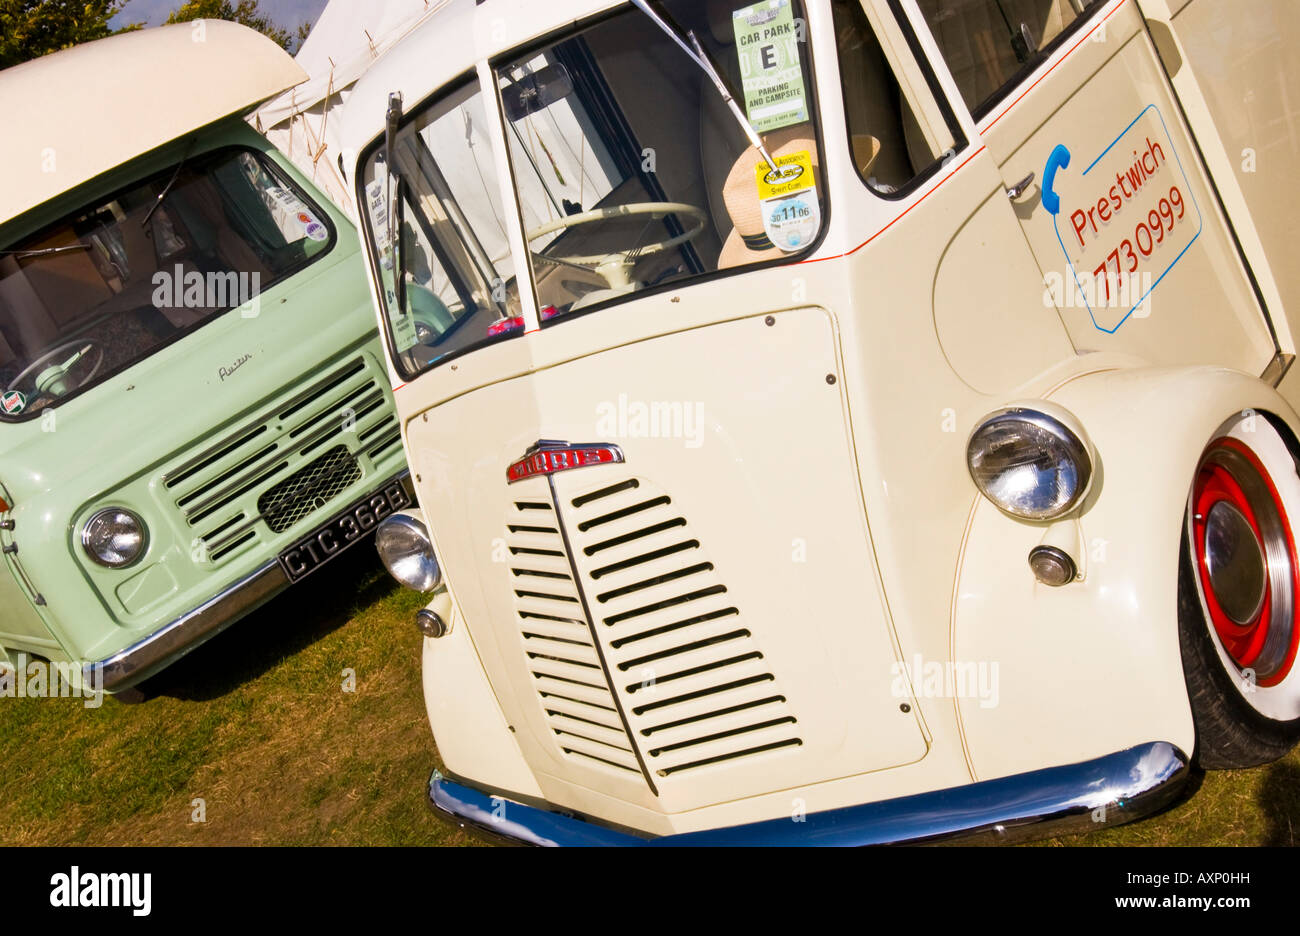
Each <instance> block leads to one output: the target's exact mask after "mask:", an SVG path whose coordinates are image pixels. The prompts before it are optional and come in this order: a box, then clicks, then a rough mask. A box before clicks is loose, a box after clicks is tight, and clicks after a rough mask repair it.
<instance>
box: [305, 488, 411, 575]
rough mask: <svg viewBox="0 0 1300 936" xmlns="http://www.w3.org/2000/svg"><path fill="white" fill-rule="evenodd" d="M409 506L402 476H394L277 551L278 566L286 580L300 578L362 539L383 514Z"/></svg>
mask: <svg viewBox="0 0 1300 936" xmlns="http://www.w3.org/2000/svg"><path fill="white" fill-rule="evenodd" d="M409 506H411V495H410V494H409V493H408V492H407V490H406V485H405V484H404V483H403V480H402V479H400V478H398V479H395V480H393V481H391V482H390V483H389V484H387V485H386V486H385V487H384V488H383V489H382V490H379V491H376V492H374V493H373V494H371V495H369V496H368V497H366V498H365V499H364V500H362V501H359V502H358V503H355V504H353V505H352V506H351V507H349V508H348V509H347V510H345V511H343V512H342V513H341V514H339V515H338V516H336V517H335V518H334V519H333V520H331V521H330V522H329V523H327V524H325V525H324V526H322V527H320V528H319V529H317V530H316V532H314V533H312V534H311V536H308V537H305V538H303V539H302V540H300V541H299V542H298V543H297V545H295V546H294V547H293V548H292V549H288V550H286V551H285V552H283V553H281V554H280V567H281V568H283V569H284V573H285V575H287V576H289V581H290V582H297V581H299V580H301V579H304V578H306V577H307V576H308V575H310V574H311V573H313V572H315V571H316V570H317V569H319V568H320V567H321V566H323V565H324V564H325V563H327V562H329V561H330V560H331V559H334V558H335V557H337V556H339V555H341V554H342V553H343V552H344V551H345V550H347V548H348V547H349V546H353V545H355V544H357V543H359V542H361V541H362V540H364V539H366V538H367V537H368V536H369V535H370V534H371V533H373V532H374V531H375V527H377V526H378V525H379V521H380V520H382V519H384V517H387V516H388V515H389V514H391V513H396V512H397V511H399V510H403V509H405V508H406V507H409Z"/></svg>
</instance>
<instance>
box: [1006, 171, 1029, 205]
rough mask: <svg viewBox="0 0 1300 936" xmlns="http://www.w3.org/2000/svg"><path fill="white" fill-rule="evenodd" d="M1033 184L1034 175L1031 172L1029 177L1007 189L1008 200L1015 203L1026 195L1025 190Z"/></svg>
mask: <svg viewBox="0 0 1300 936" xmlns="http://www.w3.org/2000/svg"><path fill="white" fill-rule="evenodd" d="M1033 184H1034V174H1033V173H1032V172H1031V173H1029V175H1027V176H1025V177H1024V178H1023V179H1021V180H1020V181H1019V182H1017V183H1016V184H1015V185H1013V186H1011V188H1009V189H1007V198H1009V199H1011V200H1012V201H1015V200H1016V199H1017V198H1019V197H1020V196H1021V195H1023V194H1025V190H1026V189H1027V188H1029V186H1031V185H1033Z"/></svg>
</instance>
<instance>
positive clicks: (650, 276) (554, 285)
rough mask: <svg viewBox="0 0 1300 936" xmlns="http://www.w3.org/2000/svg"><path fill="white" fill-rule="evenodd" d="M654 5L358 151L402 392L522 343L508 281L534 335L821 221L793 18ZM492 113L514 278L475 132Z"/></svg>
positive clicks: (566, 43)
mask: <svg viewBox="0 0 1300 936" xmlns="http://www.w3.org/2000/svg"><path fill="white" fill-rule="evenodd" d="M654 10H656V11H661V14H662V22H661V23H660V22H655V20H654V17H652V16H651V15H649V14H648V13H647V12H646V10H639V9H636V8H634V7H633V6H632V5H627V6H625V7H623V8H622V9H620V10H619V11H617V12H615V13H613V14H608V15H602V16H600V17H598V18H596V19H594V20H591V21H588V22H587V23H585V24H579V25H577V26H574V27H572V28H571V29H570V30H569V31H568V32H566V33H563V34H560V35H558V36H555V37H553V38H551V39H550V40H548V41H547V42H546V43H545V44H544V45H541V46H538V47H534V48H532V49H530V50H528V51H526V52H523V53H521V54H519V55H518V56H516V57H514V58H513V59H510V60H507V61H505V62H504V63H502V64H500V65H499V66H498V67H496V69H495V71H494V78H495V83H496V87H495V88H494V89H493V90H494V91H495V93H496V94H497V95H499V102H491V101H489V102H486V105H485V102H484V100H483V94H482V92H481V90H480V88H479V86H478V83H477V82H476V81H470V82H467V83H466V84H464V85H463V86H462V87H461V88H460V89H459V90H455V91H452V92H450V93H447V94H443V95H441V96H440V97H438V98H437V99H436V100H435V101H433V102H431V103H427V104H424V105H422V106H421V108H420V109H418V110H416V111H415V112H413V113H412V114H411V115H409V116H408V117H407V119H406V120H405V122H404V123H403V125H402V127H401V129H400V130H399V131H398V132H397V133H396V135H395V137H394V140H393V145H392V150H393V152H392V153H389V154H387V156H386V155H385V153H384V151H383V149H384V148H383V147H381V146H380V145H379V143H380V142H382V141H376V143H375V144H374V145H373V146H372V148H371V151H370V153H369V156H368V158H367V159H366V160H365V162H364V165H363V171H362V173H361V178H360V179H359V180H358V184H359V186H360V188H361V191H360V193H359V194H360V196H361V199H362V201H363V202H364V204H365V206H366V207H365V209H364V210H363V211H362V218H363V224H366V225H368V233H369V235H370V237H371V238H372V243H373V245H374V249H373V250H372V253H373V255H374V257H375V263H376V273H377V275H378V277H379V280H380V286H381V289H380V290H379V292H380V297H381V302H382V304H383V306H384V311H385V314H386V318H387V320H388V323H389V326H390V341H391V344H392V348H393V351H394V352H395V360H396V363H397V365H398V369H399V371H400V372H402V374H403V376H404V377H405V378H406V379H411V378H412V377H413V376H415V374H417V373H419V372H420V371H422V370H424V369H425V368H428V367H431V366H433V365H435V364H437V363H439V362H440V361H442V360H446V359H447V358H448V357H450V356H452V355H453V354H458V353H463V352H465V351H468V350H470V349H472V348H474V347H477V346H480V345H482V344H484V343H487V342H490V341H497V340H500V339H502V338H507V337H510V336H513V335H518V334H521V333H522V331H523V327H524V323H523V319H522V317H521V314H520V311H519V307H520V303H519V290H520V288H521V287H522V288H524V289H527V288H532V289H533V291H534V293H535V296H536V300H537V307H538V310H539V316H538V317H539V320H540V323H541V326H542V327H543V328H547V327H550V326H552V325H555V324H558V323H560V322H562V321H563V320H564V319H565V318H566V317H567V316H568V315H570V313H576V312H587V311H592V310H594V309H596V308H603V307H609V306H613V305H616V304H618V303H620V302H624V301H627V300H629V299H632V298H634V297H635V296H636V295H637V294H638V293H640V292H642V291H644V290H648V289H653V288H655V287H659V286H665V285H669V284H681V285H684V284H686V283H688V282H690V281H691V280H693V279H697V278H700V277H704V276H709V275H716V274H718V273H720V272H724V271H731V270H738V269H741V268H745V267H750V266H753V265H757V264H766V263H781V262H785V261H789V260H792V259H797V258H798V257H800V256H801V255H802V254H804V253H806V252H807V251H808V250H809V249H811V248H812V247H813V246H814V245H815V244H816V243H817V242H818V240H819V239H820V235H821V233H822V229H823V227H824V224H823V222H824V219H825V217H826V210H827V208H826V200H825V199H826V194H825V183H824V177H823V170H822V155H821V151H820V146H819V134H818V128H817V110H816V102H815V100H814V97H813V80H812V62H811V44H810V42H809V41H808V30H807V23H806V21H805V19H804V11H803V8H802V5H801V4H800V3H799V2H798V0H759V2H745V0H704V2H701V0H664V2H662V3H657V4H655V7H654ZM658 15H660V14H659V13H656V14H655V16H658ZM715 78H716V79H717V80H716V81H715ZM719 84H721V85H722V87H723V88H725V89H726V91H727V93H728V94H729V96H730V97H731V98H732V99H733V100H734V102H735V105H736V109H735V110H734V111H733V110H732V109H731V107H730V106H729V105H728V102H727V97H726V96H724V93H723V92H722V91H720V90H719V87H718V85H719ZM498 103H499V106H500V112H501V114H502V115H503V117H504V122H503V123H504V131H505V137H506V145H507V149H508V154H509V166H510V170H511V173H512V176H513V178H512V181H513V188H514V192H515V194H516V197H517V200H518V206H519V214H520V220H522V225H523V234H524V238H525V240H526V242H527V268H525V269H522V270H516V269H515V258H514V257H513V256H512V252H511V247H510V242H509V237H508V233H507V232H508V231H509V229H510V227H511V225H512V224H515V223H518V221H517V220H516V219H515V218H513V217H509V216H508V215H507V214H506V212H505V211H504V210H503V207H502V205H501V199H500V196H499V193H500V191H501V187H500V185H499V183H498V176H497V174H496V169H497V162H496V160H495V158H494V154H493V151H492V147H491V137H490V135H489V134H488V133H487V130H486V128H487V127H489V126H490V123H489V122H491V123H495V122H496V118H497V114H496V105H497V104H498ZM755 140H756V141H758V142H759V143H761V148H760V147H759V146H755V145H754V141H755ZM769 158H770V159H771V160H772V162H773V163H775V166H773V165H770V164H769V163H768V162H767V160H768V159H769ZM386 159H391V160H392V162H393V167H392V168H393V169H394V171H393V172H392V173H390V172H388V171H387V170H388V167H387V165H386V162H385V160H386ZM390 206H391V207H390ZM399 232H400V233H399ZM521 259H522V258H521ZM396 266H400V268H401V269H400V272H398V271H396V270H395V267H396ZM529 274H531V276H530V275H529Z"/></svg>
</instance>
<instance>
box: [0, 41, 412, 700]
mask: <svg viewBox="0 0 1300 936" xmlns="http://www.w3.org/2000/svg"><path fill="white" fill-rule="evenodd" d="M305 77H306V76H305V75H304V73H303V72H302V70H301V69H300V68H299V67H298V66H297V64H296V63H294V61H293V60H292V58H290V57H289V56H288V55H287V54H286V53H284V52H283V50H281V49H280V48H279V47H277V46H276V45H275V44H274V43H272V42H271V41H270V40H268V39H266V38H265V37H263V36H260V35H259V34H257V33H255V32H253V31H252V30H248V29H245V28H244V27H241V26H236V25H234V24H230V23H223V22H218V21H204V22H198V23H193V24H183V25H179V26H169V27H163V28H160V29H150V30H143V31H140V32H135V33H128V34H125V35H121V36H115V37H112V38H109V39H104V40H100V41H98V42H93V43H89V44H87V45H83V46H78V47H76V48H73V49H69V50H66V51H63V52H58V53H55V54H53V55H49V56H45V57H44V58H41V59H37V60H35V61H32V62H28V63H26V64H23V65H19V66H16V67H14V68H10V69H7V70H5V71H3V72H0V113H4V114H5V115H6V118H7V119H6V124H7V127H6V131H5V136H6V140H5V147H4V149H3V153H0V164H3V167H4V169H5V178H6V182H5V187H4V189H3V190H2V191H0V549H2V550H3V552H2V554H0V665H4V664H8V668H10V669H13V668H14V665H13V661H14V659H15V658H16V657H17V655H19V654H23V655H25V654H36V655H39V656H42V657H45V658H47V659H49V660H50V661H52V662H53V663H55V664H58V665H60V667H61V668H66V671H68V672H71V673H73V674H75V675H76V678H78V679H80V680H82V681H83V685H84V686H89V687H92V688H93V689H94V690H96V691H98V690H103V691H107V692H116V691H121V690H123V689H127V688H130V687H131V686H133V685H135V684H136V683H138V682H139V681H140V680H142V679H145V678H147V677H148V676H150V675H152V674H154V673H156V672H157V671H158V670H160V669H162V668H163V667H165V666H166V665H168V664H169V663H171V662H173V661H174V660H176V659H177V658H178V657H180V656H181V655H183V654H184V653H186V652H187V651H189V650H191V649H193V648H194V647H195V646H197V645H198V644H200V643H202V642H203V641H204V640H206V639H207V638H209V637H211V636H212V635H213V634H215V633H216V632H218V631H219V630H221V629H222V628H224V627H225V626H227V625H229V624H231V623H233V622H234V621H236V620H237V619H238V618H240V617H241V616H242V615H244V614H246V613H247V612H249V611H250V610H252V609H253V608H255V607H256V606H257V605H259V604H261V603H262V602H264V601H266V600H267V599H268V598H270V597H271V596H273V595H275V594H276V593H278V592H279V591H281V590H283V589H284V588H286V587H287V586H288V585H290V584H292V583H295V582H297V581H300V580H301V579H303V578H305V577H307V576H308V575H311V574H312V573H314V572H315V571H317V570H318V569H319V568H320V567H321V566H323V565H325V564H326V563H328V562H329V561H331V560H332V559H334V558H335V557H336V556H338V555H339V554H341V553H342V552H343V551H344V550H345V549H347V548H349V547H351V546H352V545H354V544H356V543H358V542H360V541H362V540H364V539H368V538H369V534H370V532H371V531H372V530H373V528H374V527H375V525H376V524H377V523H378V521H379V519H380V518H382V517H384V516H386V515H388V514H389V513H392V512H393V511H396V510H399V509H401V508H403V507H406V506H408V505H409V504H410V503H411V502H412V497H411V493H410V482H409V479H408V472H407V470H406V461H405V456H404V453H403V449H402V441H401V437H400V431H399V427H398V424H397V420H396V418H395V414H394V409H393V398H392V391H391V389H390V387H391V383H390V380H389V375H388V373H387V371H386V365H385V364H384V358H383V354H382V351H381V349H380V346H379V344H378V340H377V337H376V334H375V321H374V317H373V316H374V313H373V311H372V308H371V305H370V301H369V295H368V293H367V286H366V280H365V277H364V275H363V267H362V265H361V261H360V259H359V258H358V249H359V247H358V242H357V238H356V233H355V231H354V229H353V226H352V224H351V223H350V222H349V221H348V219H347V218H346V216H345V215H344V214H343V213H342V212H341V211H339V210H338V209H337V208H336V207H335V206H334V205H333V204H332V203H330V202H329V201H328V200H327V199H326V198H324V197H323V196H322V195H320V193H319V192H318V191H317V190H316V189H315V188H313V186H312V185H311V184H310V183H309V182H308V180H307V179H306V178H304V177H303V175H302V174H301V173H300V172H298V171H297V170H296V169H295V168H294V166H293V165H292V163H290V162H289V161H288V160H287V159H286V158H284V157H283V156H282V155H280V154H279V153H278V152H277V151H276V150H275V149H274V148H273V147H272V146H271V145H270V144H269V143H268V142H267V141H266V139H265V138H264V137H262V136H260V135H259V134H258V133H256V132H255V131H254V130H253V129H252V128H250V127H249V126H248V124H247V123H246V122H245V121H244V119H243V115H245V114H247V113H248V112H249V111H250V110H251V109H252V108H253V107H254V106H256V105H257V104H258V103H259V102H261V101H263V100H266V99H267V98H269V97H271V96H272V95H274V94H277V93H279V92H281V91H283V90H285V89H286V88H289V87H292V86H293V85H295V84H297V83H299V82H300V81H302V80H303V79H304V78H305Z"/></svg>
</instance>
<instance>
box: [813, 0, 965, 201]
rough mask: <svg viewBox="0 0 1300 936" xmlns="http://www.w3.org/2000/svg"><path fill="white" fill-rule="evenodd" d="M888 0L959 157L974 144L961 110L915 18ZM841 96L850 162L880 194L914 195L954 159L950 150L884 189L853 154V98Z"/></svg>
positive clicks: (889, 197)
mask: <svg viewBox="0 0 1300 936" xmlns="http://www.w3.org/2000/svg"><path fill="white" fill-rule="evenodd" d="M849 2H850V3H856V4H857V5H858V6H860V7H865V6H866V4H868V3H871V2H872V0H849ZM886 2H887V3H888V6H889V12H890V13H891V14H892V15H893V17H894V20H895V22H897V23H898V28H899V30H900V31H901V32H902V34H903V39H904V40H905V41H906V42H907V49H908V53H909V54H910V55H911V56H912V60H913V61H914V62H915V63H916V65H917V67H918V68H919V69H920V70H921V75H922V77H924V78H925V86H926V88H927V89H928V90H929V92H930V97H931V98H932V99H933V101H934V102H935V104H936V105H937V106H938V108H939V112H940V113H941V114H942V115H943V121H944V125H945V126H946V127H947V128H948V132H949V133H951V134H952V150H951V153H952V156H953V157H954V158H955V157H956V156H957V154H959V153H961V152H963V151H965V149H966V148H967V147H968V146H969V145H970V140H968V139H967V138H966V131H965V130H963V129H962V126H961V123H960V121H959V120H958V119H957V112H956V111H955V110H954V109H953V106H952V102H951V101H950V100H948V95H947V94H945V93H944V90H943V85H942V84H940V82H939V75H938V73H937V72H936V71H935V69H934V63H933V62H931V61H930V58H929V56H927V55H926V54H925V50H924V49H923V48H922V47H921V42H920V39H918V38H917V35H916V32H915V30H913V29H912V24H911V21H910V20H909V19H908V18H907V14H906V12H905V11H904V10H903V7H902V4H901V3H900V2H899V0H886ZM863 16H866V11H865V9H864V10H863ZM867 28H868V29H871V30H872V37H873V38H874V39H875V40H876V42H877V43H878V44H879V43H880V37H879V36H877V35H875V29H874V28H873V27H872V26H871V22H870V20H869V19H868V21H867ZM946 64H947V63H945V67H946ZM836 66H837V67H839V66H840V62H839V56H838V55H837V56H836ZM885 66H886V67H887V68H889V70H890V72H891V73H893V72H894V66H893V64H892V63H891V62H890V61H889V59H888V56H886V57H885ZM893 77H894V80H895V82H897V81H898V75H897V74H893ZM840 87H841V88H843V87H844V82H843V81H841V82H840ZM841 100H842V101H843V105H844V117H845V120H844V127H845V136H846V138H847V139H848V142H849V152H848V159H849V164H850V165H851V166H852V167H853V172H854V174H855V175H856V176H857V177H858V178H859V179H860V180H861V182H862V185H863V187H864V188H866V189H867V191H869V192H870V193H871V194H872V195H874V196H876V197H877V198H879V199H882V200H884V201H890V202H899V201H905V200H906V199H908V198H910V197H911V196H912V194H913V193H914V192H916V191H917V189H919V188H921V187H922V186H924V185H925V184H926V183H927V182H929V181H930V180H931V179H932V178H934V177H935V176H936V175H937V174H938V173H939V171H940V170H941V169H943V168H944V166H945V165H946V164H947V163H948V162H950V161H951V160H950V159H949V158H948V154H947V153H943V154H940V155H939V156H936V157H935V158H934V159H933V160H931V161H930V164H929V165H928V166H926V167H925V168H924V169H922V170H921V171H920V172H918V173H917V174H916V175H914V176H913V177H912V178H911V180H910V181H908V182H907V183H906V184H905V185H901V186H899V187H898V188H897V189H895V190H894V191H892V192H882V191H880V190H879V189H877V188H876V187H875V186H874V185H872V184H871V183H870V182H868V181H867V177H866V176H864V175H863V174H862V171H861V170H860V169H859V168H858V165H857V160H856V159H854V158H853V149H852V147H853V134H852V132H851V128H850V127H849V125H848V112H849V102H848V96H847V92H844V93H843V96H842V98H841Z"/></svg>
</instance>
